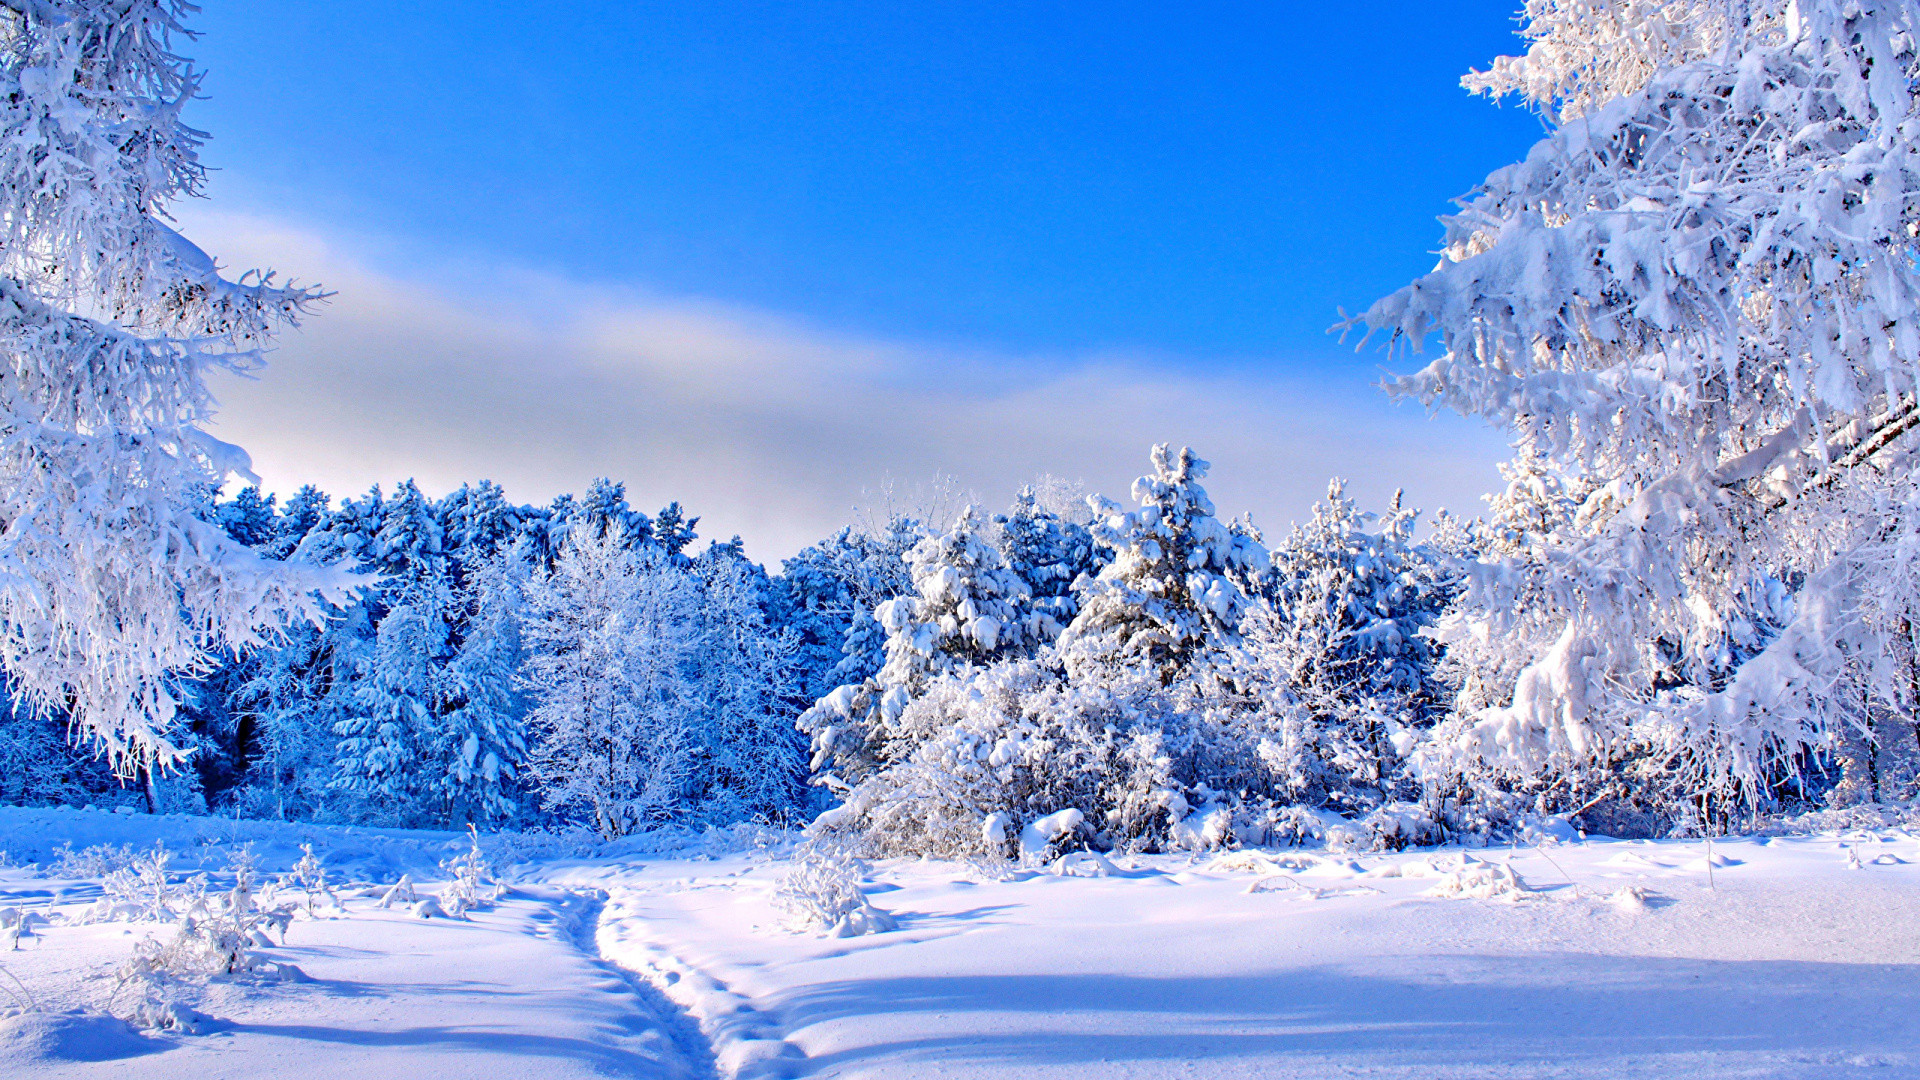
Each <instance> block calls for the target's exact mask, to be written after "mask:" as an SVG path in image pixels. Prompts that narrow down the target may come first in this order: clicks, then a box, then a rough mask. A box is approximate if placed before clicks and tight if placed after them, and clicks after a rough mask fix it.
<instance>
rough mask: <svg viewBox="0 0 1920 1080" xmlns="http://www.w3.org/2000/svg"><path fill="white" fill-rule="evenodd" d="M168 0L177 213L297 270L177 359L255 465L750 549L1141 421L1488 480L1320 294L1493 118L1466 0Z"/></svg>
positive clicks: (1370, 279) (1078, 457)
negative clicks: (195, 79) (238, 368)
mask: <svg viewBox="0 0 1920 1080" xmlns="http://www.w3.org/2000/svg"><path fill="white" fill-rule="evenodd" d="M204 6H205V11H204V12H203V14H202V15H201V16H199V17H198V18H197V19H196V20H195V22H194V25H195V27H196V28H197V29H199V30H201V31H203V33H204V37H203V38H202V39H201V40H200V41H198V42H196V43H194V44H193V45H192V46H191V47H190V48H189V49H187V50H186V51H187V52H188V53H189V54H190V55H192V56H194V57H195V58H196V59H197V60H198V61H199V62H200V64H201V66H202V67H204V68H205V69H206V70H207V71H208V73H209V74H208V77H207V81H206V86H205V90H206V93H207V94H208V96H209V97H208V100H206V101H203V102H200V103H197V104H196V105H195V106H194V108H193V109H192V110H191V111H190V113H189V120H190V122H192V123H194V124H195V125H196V126H199V127H203V128H206V129H208V130H209V131H211V132H212V133H213V136H214V138H213V141H212V142H211V144H210V145H209V147H208V149H207V152H206V160H207V161H208V163H209V164H211V165H213V166H215V167H216V168H217V169H218V170H219V172H217V173H216V174H215V176H214V179H213V181H212V183H211V184H210V187H209V194H210V196H211V198H210V199H209V200H207V201H205V202H203V203H200V204H197V205H195V206H193V207H191V208H188V209H187V210H186V211H185V212H183V220H184V221H185V222H186V226H187V231H188V233H189V235H191V236H194V237H195V238H196V239H199V240H200V241H201V242H202V243H203V246H206V247H208V248H209V250H211V251H213V252H214V253H215V254H216V255H218V256H221V257H222V258H223V260H224V261H225V262H227V263H229V264H230V265H233V266H235V268H242V267H244V266H250V265H256V264H258V263H263V262H265V263H271V264H272V265H275V266H279V267H284V268H287V269H291V270H295V271H297V272H299V273H300V274H301V276H302V277H316V276H317V277H319V278H321V279H322V280H324V281H325V282H326V283H327V284H329V285H330V286H332V287H334V288H336V289H338V290H339V292H340V295H339V296H338V297H337V298H336V300H335V302H334V304H333V305H331V306H330V307H329V309H327V311H326V312H325V313H323V315H322V316H321V317H320V318H319V319H316V320H315V321H314V322H313V323H311V324H310V326H309V328H308V329H307V330H306V331H303V332H302V333H301V334H299V335H297V336H295V337H293V338H290V339H289V340H288V342H287V344H286V347H285V348H284V349H283V350H282V352H281V354H280V356H279V357H278V358H277V363H276V366H275V368H274V369H271V370H270V371H269V372H268V373H267V375H266V376H265V377H264V379H263V380H262V381H261V382H259V383H258V384H254V385H248V386H236V387H223V388H222V396H223V398H224V399H225V400H226V402H227V405H228V411H227V414H226V417H225V422H226V425H227V426H228V427H229V431H228V432H227V433H226V434H227V437H230V438H231V437H235V436H238V438H237V441H240V442H242V443H243V444H244V445H248V446H249V447H250V448H251V449H254V450H255V452H256V458H257V459H258V461H259V462H260V468H261V471H262V473H263V475H265V476H266V477H267V479H268V480H269V481H270V483H271V484H272V485H273V486H276V487H282V488H284V487H289V486H291V485H292V484H293V483H296V482H298V480H301V479H317V480H320V481H322V482H323V483H327V484H329V485H331V486H333V487H334V489H335V490H336V491H340V490H344V489H345V488H347V487H349V486H364V484H365V483H369V482H372V481H373V480H375V479H383V478H384V479H386V480H387V481H389V482H391V481H392V480H394V479H398V478H402V477H404V476H407V475H419V476H421V477H422V480H423V482H424V483H426V484H427V485H428V486H430V487H432V486H440V487H444V486H446V485H448V484H450V483H453V482H456V481H457V479H460V478H465V477H478V476H482V475H493V476H496V477H497V478H501V479H504V480H505V481H507V482H508V484H509V492H510V494H514V495H516V496H519V497H522V498H527V499H534V498H545V497H547V496H549V495H551V494H552V493H553V492H554V491H557V490H561V489H564V488H569V487H578V486H580V485H581V484H583V483H584V482H585V480H586V479H588V478H590V476H591V475H597V474H599V473H609V474H612V475H615V476H624V477H626V478H627V479H628V480H629V483H630V485H631V486H632V487H633V488H634V489H635V498H636V501H638V502H647V501H656V502H657V501H664V499H665V498H679V499H682V500H683V501H686V502H688V503H689V504H691V505H692V506H693V507H694V508H695V509H696V510H703V511H704V512H706V513H707V514H708V516H709V528H710V529H711V530H713V531H715V532H732V531H740V532H743V533H745V534H746V535H747V537H748V540H749V542H750V545H752V546H755V547H756V548H757V549H758V550H759V553H760V554H762V555H766V556H778V555H781V554H785V553H787V552H789V551H790V550H792V549H793V548H794V547H796V546H798V544H799V543H802V542H804V541H805V540H806V539H807V538H808V537H809V536H810V535H815V534H817V533H818V532H820V531H823V530H824V529H825V528H826V527H830V526H831V525H832V524H833V523H834V522H835V521H837V520H840V519H844V518H845V516H846V511H847V506H848V504H849V503H850V502H857V501H860V497H861V493H862V491H863V490H869V489H871V488H872V487H873V486H874V485H876V484H877V483H878V482H879V481H880V480H881V478H882V477H883V476H892V477H894V478H896V480H899V481H903V482H906V483H909V484H910V483H911V482H914V481H919V480H924V479H925V478H926V477H927V476H930V475H931V473H932V472H933V471H941V472H945V473H949V474H952V475H954V476H955V477H957V479H958V481H959V482H960V483H961V484H962V486H965V487H969V488H972V489H973V490H975V491H977V492H979V493H980V494H981V496H982V497H983V498H985V499H986V500H987V501H989V502H994V503H998V502H1000V501H1003V500H1004V498H1005V497H1006V495H1007V493H1008V491H1009V490H1010V489H1011V487H1012V486H1014V485H1016V484H1017V483H1018V482H1019V481H1020V480H1021V479H1023V478H1024V477H1027V476H1031V475H1033V474H1034V473H1038V472H1042V471H1051V472H1054V473H1060V474H1065V475H1069V476H1077V477H1080V478H1084V479H1085V480H1087V481H1088V483H1089V484H1090V485H1091V486H1093V487H1097V488H1101V489H1104V490H1109V491H1112V492H1113V493H1115V494H1123V493H1124V491H1123V490H1116V488H1118V489H1124V485H1125V480H1126V478H1127V477H1130V476H1131V475H1132V474H1133V473H1134V472H1137V471H1138V469H1139V466H1140V465H1141V464H1143V463H1144V460H1145V449H1146V445H1147V444H1148V443H1149V442H1151V441H1156V440H1158V439H1162V438H1172V439H1176V440H1179V441H1193V442H1195V444H1196V447H1197V448H1198V449H1200V450H1201V452H1202V453H1203V454H1205V455H1206V456H1209V457H1211V458H1213V459H1214V461H1215V463H1216V470H1215V476H1216V485H1215V494H1216V501H1218V502H1220V503H1221V504H1222V509H1223V510H1225V511H1229V512H1234V511H1238V510H1242V509H1252V510H1254V511H1255V512H1256V515H1257V518H1258V519H1259V520H1260V521H1262V522H1263V523H1264V524H1265V525H1267V527H1268V528H1269V530H1270V531H1271V530H1274V529H1277V528H1284V527H1285V524H1286V522H1287V521H1288V520H1290V519H1292V518H1297V517H1300V516H1302V515H1303V513H1304V512H1305V510H1306V505H1307V501H1308V500H1310V499H1311V498H1312V497H1313V494H1314V492H1316V491H1318V490H1322V489H1323V488H1324V483H1325V479H1326V476H1325V475H1324V474H1325V472H1326V471H1328V470H1329V469H1332V470H1334V471H1339V472H1342V473H1343V474H1345V475H1348V476H1351V477H1353V479H1354V481H1355V483H1354V488H1355V490H1356V491H1357V492H1359V493H1360V494H1361V495H1362V497H1363V498H1371V499H1373V500H1375V501H1377V500H1378V499H1379V498H1382V497H1384V493H1385V492H1386V491H1389V490H1391V488H1392V487H1394V486H1398V485H1400V484H1403V483H1404V484H1405V486H1407V487H1409V488H1410V489H1411V491H1412V493H1413V494H1414V496H1415V497H1416V499H1421V500H1422V501H1424V502H1426V503H1427V504H1429V505H1431V504H1432V503H1433V502H1434V501H1442V502H1446V503H1448V504H1450V505H1453V506H1455V508H1456V509H1462V508H1464V509H1469V510H1471V509H1472V507H1471V506H1466V505H1464V504H1465V502H1466V501H1468V500H1470V498H1471V494H1470V492H1475V491H1479V490H1484V489H1485V488H1486V487H1487V486H1489V485H1490V484H1491V483H1493V482H1494V480H1495V479H1496V478H1495V477H1494V475H1493V473H1492V470H1491V469H1490V468H1489V467H1488V463H1489V462H1490V461H1492V460H1494V459H1496V458H1497V457H1498V455H1499V447H1500V440H1499V438H1498V436H1497V435H1495V434H1492V433H1488V432H1485V431H1481V430H1478V429H1477V428H1475V427H1474V426H1473V425H1470V424H1467V423H1465V422H1463V421H1448V420H1444V419H1443V420H1438V421H1430V420H1428V419H1426V418H1425V417H1424V416H1423V415H1422V414H1421V413H1420V412H1419V410H1418V409H1417V408H1413V407H1401V408H1397V409H1395V408H1392V407H1389V406H1387V405H1385V404H1384V402H1382V401H1379V400H1376V395H1375V393H1374V392H1373V391H1371V390H1369V389H1367V384H1368V382H1369V381H1370V380H1371V379H1372V378H1374V377H1376V375H1377V368H1378V365H1379V364H1380V362H1381V357H1380V356H1379V355H1378V354H1377V353H1375V352H1373V351H1371V350H1369V351H1367V352H1364V353H1361V354H1358V355H1356V354H1355V353H1354V351H1353V350H1352V349H1351V348H1350V347H1341V346H1339V345H1338V344H1337V343H1336V342H1335V341H1334V340H1333V339H1332V338H1330V337H1328V336H1327V335H1326V334H1325V332H1324V331H1325V329H1326V327H1327V326H1328V325H1329V324H1330V323H1332V322H1333V321H1334V319H1335V317H1336V308H1337V307H1338V306H1340V305H1345V306H1347V307H1348V308H1349V309H1353V308H1357V307H1362V306H1364V305H1365V304H1366V303H1368V302H1369V301H1371V300H1372V299H1374V298H1375V297H1377V296H1378V295H1380V294H1382V293H1384V292H1386V291H1390V290H1391V289H1392V288H1394V287H1395V286H1397V285H1399V284H1402V283H1404V282H1405V281H1406V280H1407V279H1408V278H1410V277H1412V276H1413V275H1415V274H1418V273H1419V272H1421V271H1423V270H1424V269H1426V268H1427V267H1429V266H1430V265H1431V263H1432V260H1433V257H1432V256H1431V255H1430V254H1428V252H1429V251H1430V250H1431V248H1432V247H1433V246H1434V243H1435V242H1436V240H1437V237H1438V226H1437V225H1436V223H1435V222H1434V220H1433V218H1434V216H1435V215H1436V214H1438V213H1440V212H1443V211H1444V210H1445V209H1446V206H1447V200H1448V198H1450V197H1451V196H1454V195H1457V194H1460V193H1462V192H1464V191H1466V190H1467V189H1468V188H1470V187H1471V186H1472V184H1473V183H1474V182H1475V181H1476V180H1477V179H1478V178H1480V177H1481V176H1484V175H1485V174H1486V173H1487V172H1489V171H1491V170H1492V169H1494V168H1496V167H1498V166H1500V165H1502V164H1505V163H1506V162H1508V161H1511V160H1514V159H1517V158H1518V157H1520V156H1521V155H1523V154H1524V153H1525V151H1526V148H1527V147H1528V146H1529V145H1530V144H1531V143H1532V142H1533V141H1534V140H1535V139H1537V138H1538V137H1539V135H1540V131H1541V129H1540V124H1539V122H1538V120H1536V119H1535V118H1534V117H1532V116H1531V115H1530V114H1528V113H1526V112H1525V111H1523V110H1521V109H1518V108H1514V107H1511V106H1508V107H1504V108H1503V107H1499V106H1495V105H1493V104H1491V103H1488V102H1487V101H1485V100H1484V99H1477V98H1470V97H1468V96H1467V95H1466V94H1465V93H1464V92H1463V91H1461V90H1460V89H1459V88H1458V78H1459V76H1460V74H1461V73H1462V72H1464V71H1465V70H1466V69H1468V68H1469V67H1474V66H1480V65H1484V64H1485V63H1486V62H1487V60H1489V59H1490V58H1491V57H1492V56H1494V55H1496V54H1498V53H1502V52H1514V51H1516V49H1517V45H1518V42H1517V40H1516V39H1515V38H1514V37H1513V33H1512V31H1513V27H1514V23H1513V19H1512V14H1513V10H1512V9H1513V4H1512V0H1505V2H1489V3H1483V2H1455V3H1448V4H1412V3H1405V4H1351V5H1343V6H1330V5H1295V4H1286V3H1280V4H1273V3H1268V4H1185V5H1105V6H1101V7H1100V8H1099V9H1098V10H1097V11H1095V10H1094V9H1093V8H1091V7H1088V6H1085V5H1057V4H994V5H938V6H935V5H912V4H893V5H857V4H850V3H808V4H735V3H722V2H707V3H701V4H664V3H653V4H648V3H622V4H604V5H602V4H592V3H580V4H573V5H551V6H547V5H541V6H538V7H536V8H535V9H531V10H535V11H537V12H538V14H536V15H534V16H533V17H528V16H526V14H525V12H526V11H528V10H530V9H527V8H518V9H514V8H502V7H500V6H499V5H478V4H457V3H436V4H393V3H387V4H378V5H376V4H372V3H362V2H357V0H346V2H335V3H330V4H326V5H315V4H309V3H293V2H255V3H246V4H241V3H234V2H231V0H208V2H207V3H206V4H205V5H204ZM733 390H737V391H738V393H737V394H732V396H730V393H731V391H733ZM843 390H844V391H845V392H844V393H842V392H841V391H843ZM583 396H584V398H586V399H588V400H581V398H582V397H583ZM374 399H378V400H377V401H376V400H374ZM876 414H884V415H883V416H876ZM638 429H648V430H653V431H656V432H657V433H656V434H655V435H653V436H650V437H642V436H640V435H637V434H635V432H636V431H637V430H638ZM1209 436H1211V439H1210V438H1209ZM1132 443H1138V447H1137V450H1134V451H1128V452H1122V450H1121V448H1122V447H1123V446H1126V445H1131V444H1132ZM1336 444H1337V445H1336ZM803 463H804V467H802V464H803ZM1396 471H1398V472H1399V473H1402V474H1404V479H1401V478H1396V476H1395V475H1393V474H1394V473H1395V472H1396ZM1476 485H1477V486H1476ZM1229 494H1230V495H1231V496H1232V497H1228V496H1229ZM756 541H758V542H757V543H756Z"/></svg>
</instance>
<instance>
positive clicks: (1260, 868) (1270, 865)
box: [1207, 851, 1320, 875]
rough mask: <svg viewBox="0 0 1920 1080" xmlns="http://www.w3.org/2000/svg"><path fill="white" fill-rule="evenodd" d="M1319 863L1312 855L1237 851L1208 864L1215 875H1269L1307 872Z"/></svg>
mask: <svg viewBox="0 0 1920 1080" xmlns="http://www.w3.org/2000/svg"><path fill="white" fill-rule="evenodd" d="M1319 861H1320V860H1318V859H1316V858H1314V857H1313V856H1311V855H1267V854H1265V853H1263V852H1258V851H1235V852H1231V853H1229V854H1226V855H1222V856H1220V857H1219V858H1217V859H1215V860H1213V861H1212V862H1210V863H1208V864H1207V869H1208V870H1209V871H1211V872H1214V873H1237V874H1261V875H1269V874H1278V873H1281V872H1282V871H1286V870H1305V869H1307V868H1309V867H1311V866H1314V865H1316V864H1317V863H1319Z"/></svg>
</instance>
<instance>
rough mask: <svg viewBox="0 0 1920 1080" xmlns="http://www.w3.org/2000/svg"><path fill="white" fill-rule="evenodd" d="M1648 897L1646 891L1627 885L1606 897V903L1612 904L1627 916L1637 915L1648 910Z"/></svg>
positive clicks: (1636, 886)
mask: <svg viewBox="0 0 1920 1080" xmlns="http://www.w3.org/2000/svg"><path fill="white" fill-rule="evenodd" d="M1649 895H1650V894H1649V893H1648V892H1647V890H1645V889H1643V888H1641V887H1639V886H1638V885H1629V886H1627V887H1626V888H1624V889H1619V890H1616V891H1615V892H1614V893H1613V895H1611V896H1609V897H1607V903H1609V904H1612V905H1613V906H1614V907H1616V908H1619V909H1620V910H1621V911H1624V912H1626V913H1628V914H1632V915H1637V914H1639V913H1640V912H1643V911H1647V910H1650V908H1649V907H1648V904H1647V897H1648V896H1649Z"/></svg>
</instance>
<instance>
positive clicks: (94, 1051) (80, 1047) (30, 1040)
mask: <svg viewBox="0 0 1920 1080" xmlns="http://www.w3.org/2000/svg"><path fill="white" fill-rule="evenodd" d="M160 1049H164V1045H163V1044H162V1043H159V1042H157V1041H155V1040H153V1039H148V1038H145V1037H143V1036H142V1035H140V1033H139V1032H136V1031H134V1030H133V1028H132V1027H131V1026H129V1025H128V1024H127V1022H126V1021H125V1020H122V1019H120V1018H118V1017H114V1016H108V1015H107V1014H106V1013H102V1012H94V1011H92V1010H90V1009H74V1010H71V1011H69V1012H24V1013H15V1014H13V1015H11V1016H5V1017H0V1064H10V1065H27V1064H31V1063H34V1062H45V1061H118V1060H120V1059H121V1058H130V1057H138V1056H139V1055H141V1054H147V1053H152V1052H153V1051H155V1050H160ZM0 1071H3V1070H0Z"/></svg>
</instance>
